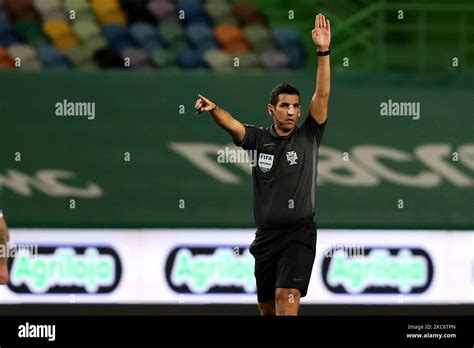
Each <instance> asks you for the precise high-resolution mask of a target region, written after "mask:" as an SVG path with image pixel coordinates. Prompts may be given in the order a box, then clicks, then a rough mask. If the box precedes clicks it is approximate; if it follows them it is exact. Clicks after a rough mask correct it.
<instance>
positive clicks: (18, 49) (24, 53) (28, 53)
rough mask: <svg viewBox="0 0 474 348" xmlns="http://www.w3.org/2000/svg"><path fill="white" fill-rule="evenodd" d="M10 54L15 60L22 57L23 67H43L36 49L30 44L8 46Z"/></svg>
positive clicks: (32, 68) (35, 68) (33, 68)
mask: <svg viewBox="0 0 474 348" xmlns="http://www.w3.org/2000/svg"><path fill="white" fill-rule="evenodd" d="M8 54H9V56H10V57H11V58H12V59H13V60H15V59H16V58H20V64H21V65H20V68H21V69H31V70H37V69H40V68H41V67H42V64H41V62H40V60H39V59H38V57H37V56H36V51H35V49H34V48H33V47H31V46H29V45H26V44H21V43H19V44H14V45H11V46H10V47H8Z"/></svg>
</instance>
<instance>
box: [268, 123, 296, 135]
mask: <svg viewBox="0 0 474 348" xmlns="http://www.w3.org/2000/svg"><path fill="white" fill-rule="evenodd" d="M273 127H274V128H275V132H276V133H277V134H278V135H279V136H281V137H286V136H287V135H290V134H291V132H293V131H294V128H293V129H291V130H284V129H282V128H280V127H279V126H278V124H276V123H274V124H273Z"/></svg>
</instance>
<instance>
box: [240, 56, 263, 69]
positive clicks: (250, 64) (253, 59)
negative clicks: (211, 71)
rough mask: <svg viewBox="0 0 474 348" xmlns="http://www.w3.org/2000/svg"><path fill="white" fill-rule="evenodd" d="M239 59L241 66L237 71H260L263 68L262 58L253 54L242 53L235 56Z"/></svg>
mask: <svg viewBox="0 0 474 348" xmlns="http://www.w3.org/2000/svg"><path fill="white" fill-rule="evenodd" d="M235 58H239V60H238V61H239V65H238V67H236V69H259V68H261V67H262V64H261V62H260V58H259V57H258V55H256V54H255V53H253V52H240V53H237V54H236V55H235Z"/></svg>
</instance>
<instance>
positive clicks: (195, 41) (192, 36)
mask: <svg viewBox="0 0 474 348" xmlns="http://www.w3.org/2000/svg"><path fill="white" fill-rule="evenodd" d="M185 31H186V34H187V37H188V39H189V42H191V44H192V45H193V46H194V47H196V48H199V47H203V46H206V47H209V46H210V45H212V46H213V47H218V46H217V42H216V40H215V38H214V35H213V33H212V28H211V27H210V26H208V25H206V24H204V23H193V24H190V25H188V26H187V27H186V29H185Z"/></svg>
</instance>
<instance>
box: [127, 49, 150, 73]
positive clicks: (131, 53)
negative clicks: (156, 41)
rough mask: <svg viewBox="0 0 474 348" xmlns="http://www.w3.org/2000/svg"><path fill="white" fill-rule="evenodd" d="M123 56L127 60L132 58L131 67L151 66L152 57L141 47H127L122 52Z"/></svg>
mask: <svg viewBox="0 0 474 348" xmlns="http://www.w3.org/2000/svg"><path fill="white" fill-rule="evenodd" d="M121 57H122V59H123V60H124V61H125V59H126V58H129V59H130V68H134V69H135V68H147V67H150V63H151V62H150V57H149V55H148V54H147V52H146V51H144V50H142V49H139V48H126V49H124V50H123V51H122V52H121Z"/></svg>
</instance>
